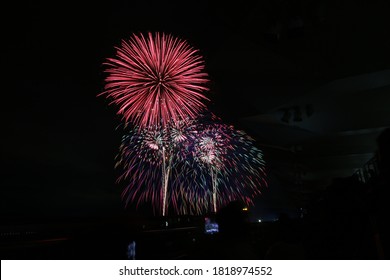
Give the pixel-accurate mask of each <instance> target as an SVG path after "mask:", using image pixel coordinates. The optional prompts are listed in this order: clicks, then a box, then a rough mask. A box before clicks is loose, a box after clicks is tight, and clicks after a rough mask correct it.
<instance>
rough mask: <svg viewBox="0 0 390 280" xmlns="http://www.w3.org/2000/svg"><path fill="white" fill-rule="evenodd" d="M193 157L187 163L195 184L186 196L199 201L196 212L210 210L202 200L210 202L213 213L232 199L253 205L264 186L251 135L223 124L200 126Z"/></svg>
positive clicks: (261, 162)
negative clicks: (198, 198)
mask: <svg viewBox="0 0 390 280" xmlns="http://www.w3.org/2000/svg"><path fill="white" fill-rule="evenodd" d="M192 156H193V161H192V162H191V161H189V162H191V168H192V170H193V173H192V175H193V177H195V178H197V179H196V180H192V181H193V182H195V183H192V187H191V188H192V192H189V193H190V196H191V199H194V197H195V196H198V197H201V198H202V200H203V203H204V204H203V205H202V206H201V209H200V210H198V211H204V210H205V207H209V205H210V203H205V202H204V200H205V199H206V200H208V201H212V209H213V211H214V212H216V211H217V208H218V205H219V206H222V205H225V204H226V203H228V202H229V201H233V200H241V201H244V202H245V203H247V204H252V203H253V199H254V197H255V196H256V195H258V194H260V189H261V187H263V186H266V185H267V182H266V180H265V177H266V175H265V169H264V168H265V167H264V160H263V155H262V152H261V151H260V150H259V149H258V148H256V147H255V146H254V140H253V139H252V138H251V137H250V136H248V135H247V134H246V133H245V132H243V131H239V130H235V129H234V127H233V126H228V125H225V124H222V123H212V124H207V125H205V126H203V128H202V129H200V130H199V132H198V135H197V136H196V138H195V139H194V143H193V148H192ZM188 183H189V182H188ZM210 184H211V186H210ZM201 186H203V187H201ZM207 210H208V209H207Z"/></svg>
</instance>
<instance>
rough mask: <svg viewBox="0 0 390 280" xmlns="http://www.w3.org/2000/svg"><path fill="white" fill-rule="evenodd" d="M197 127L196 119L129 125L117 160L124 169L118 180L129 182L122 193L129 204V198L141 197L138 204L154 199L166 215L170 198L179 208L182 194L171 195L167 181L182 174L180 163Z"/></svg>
mask: <svg viewBox="0 0 390 280" xmlns="http://www.w3.org/2000/svg"><path fill="white" fill-rule="evenodd" d="M194 127H195V126H194V121H192V120H185V121H183V122H178V123H172V124H171V125H168V126H167V127H166V128H165V129H162V128H161V127H149V128H147V129H142V128H140V127H137V128H134V129H129V132H127V133H126V135H125V136H124V137H123V138H122V144H121V146H120V151H119V154H118V157H117V159H118V160H117V164H116V167H120V168H121V169H122V170H123V172H122V174H121V175H120V177H119V178H118V182H121V181H126V182H129V183H128V185H127V187H126V188H125V190H124V191H123V193H122V198H124V199H126V205H127V204H128V203H129V202H130V201H132V202H133V201H138V202H137V206H139V204H140V203H141V202H145V201H151V202H152V205H153V207H154V209H155V210H156V208H160V209H162V210H161V213H162V215H163V216H165V214H166V211H167V209H168V204H167V200H170V201H171V202H172V206H173V208H174V210H175V211H176V212H179V210H178V205H179V204H180V202H178V201H177V199H179V198H178V197H177V196H176V195H175V194H174V193H172V192H171V193H170V197H168V184H169V182H170V179H171V177H174V178H177V177H180V176H177V173H180V168H177V166H180V163H181V162H182V160H183V159H184V157H185V156H186V153H187V149H186V147H187V145H188V141H189V139H190V138H192V137H193V136H191V133H193V131H192V129H193V128H194ZM159 182H161V184H160V183H159ZM179 183H180V182H179V181H178V180H173V182H172V184H173V185H178V184H179ZM161 186H162V187H161Z"/></svg>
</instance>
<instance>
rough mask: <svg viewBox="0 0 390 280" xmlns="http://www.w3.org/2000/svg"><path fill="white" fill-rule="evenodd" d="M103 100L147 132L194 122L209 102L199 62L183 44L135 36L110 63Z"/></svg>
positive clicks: (161, 36) (195, 53)
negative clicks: (152, 128) (148, 128)
mask: <svg viewBox="0 0 390 280" xmlns="http://www.w3.org/2000/svg"><path fill="white" fill-rule="evenodd" d="M105 64H106V66H107V67H108V68H107V69H106V72H107V73H108V76H107V78H106V79H105V82H106V85H105V91H104V92H103V93H101V94H100V95H105V96H106V97H107V98H109V99H111V100H112V102H111V103H115V104H116V105H118V106H119V110H118V114H120V115H122V117H123V118H124V120H125V121H126V122H132V123H133V124H135V125H137V126H139V127H141V128H147V127H150V126H162V127H163V128H165V127H166V126H167V125H168V124H169V123H171V122H173V123H178V122H179V121H183V120H186V119H194V118H196V117H197V115H198V113H199V112H201V111H202V110H203V109H204V108H205V105H204V104H203V103H202V102H203V101H204V100H208V99H207V98H206V97H205V96H204V94H203V93H204V92H205V91H207V90H208V88H207V87H206V83H207V82H208V79H207V74H206V73H205V72H204V62H203V58H202V57H201V56H200V55H199V54H198V51H197V50H195V49H193V48H192V47H191V46H190V45H189V44H188V43H187V42H186V41H184V40H181V39H178V38H175V37H173V36H171V35H166V34H164V33H162V34H160V33H155V34H152V33H148V35H147V36H144V35H142V34H140V35H135V34H133V35H132V37H131V38H130V39H129V40H127V41H122V44H121V46H120V47H117V48H116V57H115V58H109V59H108V61H107V63H105Z"/></svg>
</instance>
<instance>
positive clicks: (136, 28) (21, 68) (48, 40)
mask: <svg viewBox="0 0 390 280" xmlns="http://www.w3.org/2000/svg"><path fill="white" fill-rule="evenodd" d="M78 2H80V1H77V2H76V1H75V3H72V2H70V1H52V2H48V3H43V2H41V1H26V2H20V1H14V2H13V3H12V4H8V5H7V6H6V7H3V8H2V10H3V14H5V16H4V17H2V30H3V32H2V33H3V34H2V37H3V38H2V45H3V47H4V50H3V51H2V52H1V65H2V70H3V71H2V73H3V74H2V78H3V82H2V91H1V94H2V102H1V104H2V110H1V112H2V136H1V143H2V145H1V161H2V176H1V177H0V180H1V184H0V185H1V198H0V201H1V209H0V211H1V212H0V214H1V216H19V215H27V216H34V215H37V216H39V215H65V216H66V215H81V216H84V215H100V214H102V213H120V212H121V211H122V209H123V206H122V203H121V201H120V197H119V194H120V187H119V186H117V185H115V183H114V182H115V178H116V175H115V172H114V170H113V166H114V157H115V155H116V152H117V148H118V146H119V143H120V136H121V135H120V133H119V132H118V131H116V130H115V128H116V126H117V125H118V124H119V118H118V117H117V116H116V115H115V108H113V107H109V106H108V102H107V100H105V99H104V98H97V97H96V95H97V94H98V93H100V92H101V91H102V89H103V86H104V83H103V80H104V73H103V67H102V63H103V62H104V60H105V58H107V57H110V56H113V54H114V48H113V47H114V46H115V45H118V44H119V43H120V40H121V39H126V38H128V37H129V36H130V35H131V34H132V33H133V32H137V33H138V32H148V31H163V32H167V33H171V34H173V35H175V36H178V37H181V38H183V39H186V40H187V41H188V42H189V43H190V44H191V45H192V46H194V47H195V48H197V49H199V50H200V52H201V54H202V55H203V56H204V58H205V61H206V67H207V71H208V72H209V74H210V78H211V93H210V95H209V97H210V98H211V99H212V102H211V104H209V106H210V108H211V109H212V110H213V111H214V112H216V113H217V114H218V115H220V116H222V117H223V118H224V119H225V120H226V121H227V122H231V123H234V124H237V125H239V122H238V120H239V118H240V117H243V116H248V115H251V114H255V113H261V110H262V109H261V107H259V106H257V107H256V106H254V105H253V104H252V103H251V102H250V101H251V98H252V96H251V93H250V92H245V93H241V92H240V93H239V96H238V93H237V91H239V88H240V85H241V84H242V83H249V84H253V85H259V86H262V87H264V89H266V88H273V87H274V86H275V85H280V84H281V83H283V84H284V85H286V87H289V88H290V89H291V90H289V94H299V91H301V90H305V89H307V88H310V87H312V86H314V85H319V84H321V83H324V82H326V81H329V80H332V79H336V78H340V77H346V76H349V75H355V74H359V73H365V72H369V71H374V70H381V69H386V68H387V67H388V66H389V55H388V50H389V48H386V46H388V45H389V36H388V35H389V32H388V29H389V20H388V18H387V17H386V11H388V9H387V7H386V6H385V4H384V2H380V1H369V4H368V3H367V4H360V3H355V1H346V0H345V1H304V0H301V1H299V0H295V1H258V3H256V4H254V3H250V2H252V1H238V2H237V1H236V2H234V1H233V2H232V3H224V4H219V5H218V4H214V5H211V4H209V3H207V1H192V2H185V1H178V2H176V3H173V2H169V1H156V2H151V1H104V2H105V3H100V2H99V1H98V2H95V3H94V2H91V4H89V5H86V4H80V3H78ZM221 3H222V2H221ZM275 30H279V31H275ZM240 45H244V47H243V48H242V49H243V50H245V47H247V46H248V45H253V46H254V47H253V48H255V49H258V50H259V52H263V51H264V53H266V54H267V57H268V58H269V59H268V64H267V65H253V66H252V67H249V68H246V69H233V70H234V71H231V69H230V68H232V67H233V66H232V65H233V62H232V61H236V60H240V59H248V58H247V56H245V55H244V54H243V53H240V50H241V49H240ZM236 46H238V47H237V48H236ZM232 48H236V49H237V51H236V52H235V56H234V57H229V56H227V57H224V54H225V53H229V52H225V50H231V49H232ZM270 53H271V54H272V55H273V56H272V57H271V56H269V55H268V54H270ZM241 54H242V55H243V56H242V58H240V56H241ZM286 61H288V63H287V62H286ZM291 65H294V67H291ZM229 67H230V68H229ZM286 69H289V70H286ZM254 70H256V71H254ZM258 73H261V76H259V74H258ZM264 92H266V91H264ZM279 97H280V96H279ZM259 99H264V100H269V99H271V100H272V96H260V97H259V96H257V99H256V100H259ZM266 109H267V108H263V110H266ZM274 190H276V191H270V192H269V193H268V197H270V199H269V200H266V199H265V200H264V201H263V202H264V205H268V206H269V207H270V208H272V207H284V206H285V207H290V204H289V202H288V199H287V198H286V199H285V198H284V196H283V194H282V192H279V191H278V186H277V185H275V187H274ZM276 196H278V197H279V198H278V199H273V197H276ZM275 201H276V202H275ZM272 203H275V205H273V204H272Z"/></svg>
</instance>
